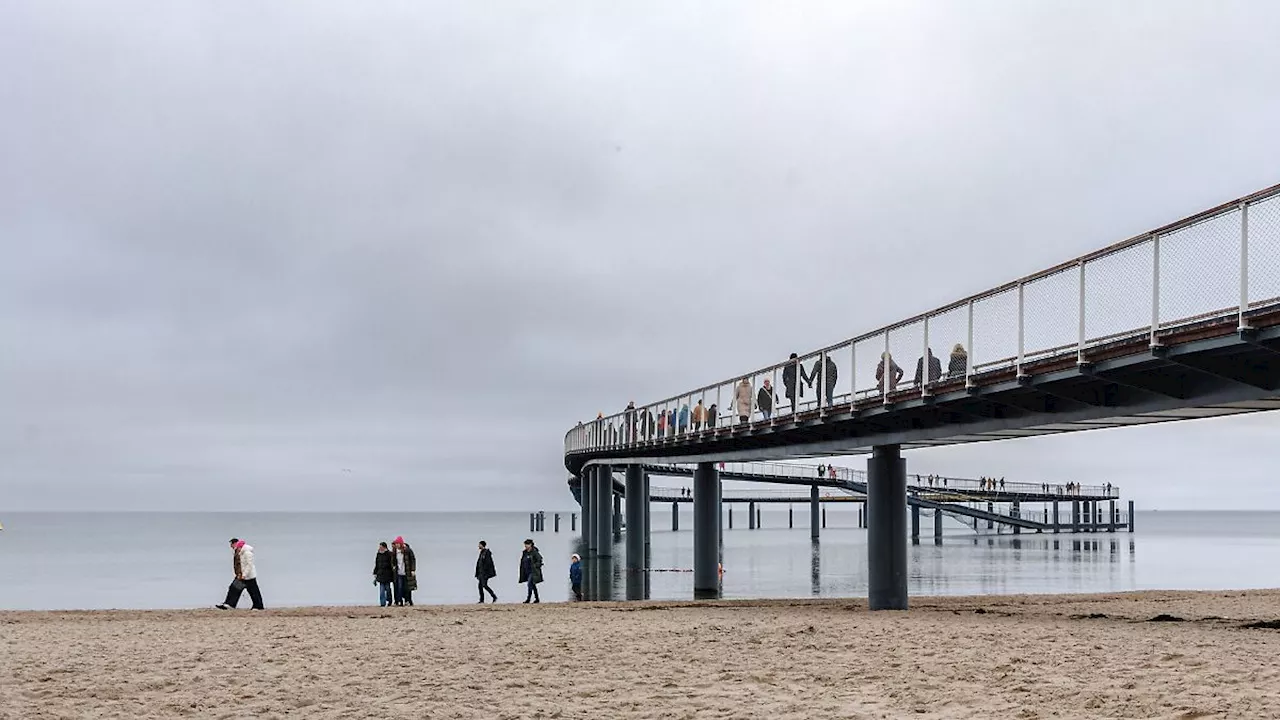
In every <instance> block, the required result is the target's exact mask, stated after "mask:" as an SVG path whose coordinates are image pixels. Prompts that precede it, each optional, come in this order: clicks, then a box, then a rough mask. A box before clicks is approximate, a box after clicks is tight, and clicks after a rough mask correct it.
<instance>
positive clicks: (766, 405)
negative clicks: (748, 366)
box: [756, 378, 778, 420]
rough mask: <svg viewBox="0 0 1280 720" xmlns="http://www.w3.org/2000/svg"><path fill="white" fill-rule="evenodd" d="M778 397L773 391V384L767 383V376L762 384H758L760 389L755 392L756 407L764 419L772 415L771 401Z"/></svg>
mask: <svg viewBox="0 0 1280 720" xmlns="http://www.w3.org/2000/svg"><path fill="white" fill-rule="evenodd" d="M777 398H778V396H777V394H775V393H774V392H773V386H772V385H770V384H769V378H765V379H764V385H761V386H760V391H759V392H757V393H756V407H757V408H759V409H760V414H761V415H763V416H764V419H765V420H768V419H769V418H771V417H773V401H774V400H776V399H777Z"/></svg>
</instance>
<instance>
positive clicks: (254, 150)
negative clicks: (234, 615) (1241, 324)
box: [0, 0, 1280, 510]
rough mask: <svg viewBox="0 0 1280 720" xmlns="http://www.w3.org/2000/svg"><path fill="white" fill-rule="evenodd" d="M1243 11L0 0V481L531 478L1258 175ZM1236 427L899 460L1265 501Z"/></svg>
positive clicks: (295, 505) (448, 503) (404, 503)
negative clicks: (689, 397) (642, 426)
mask: <svg viewBox="0 0 1280 720" xmlns="http://www.w3.org/2000/svg"><path fill="white" fill-rule="evenodd" d="M801 8H802V9H801ZM1277 28H1280V4H1273V3H1260V2H1236V3H1230V2H1218V3H1204V2H1169V1H1168V0H1160V1H1159V2H1148V3H1141V2H1126V3H1104V2H1098V3H1093V4H1091V5H1089V4H1085V3H1079V2H1061V3H1050V2H1020V1H1014V0H1010V1H1009V2H985V3H982V2H964V3H958V2H957V3H944V2H936V3H904V2H900V1H898V0H894V1H893V2H883V3H853V2H843V1H842V2H832V3H828V4H824V3H807V4H803V5H797V4H787V3H758V4H752V3H745V2H741V1H740V0H733V1H732V2H723V3H711V2H702V3H695V2H667V3H653V2H621V1H614V2H607V3H601V2H580V3H572V2H528V3H514V2H513V3H470V2H453V3H430V2H423V1H422V0H413V1H412V2H380V3H353V2H318V1H312V2H294V3H283V2H277V3H223V2H179V1H176V0H175V1H169V2H163V3H157V2H134V1H133V0H114V1H113V2H111V3H102V2H99V1H98V0H86V1H84V2H73V1H69V0H56V1H51V0H8V1H7V2H4V3H0V510H34V509H286V510H287V509H300V510H311V509H333V510H339V509H411V510H431V509H488V508H493V509H512V510H529V509H533V508H535V507H567V506H568V505H569V503H570V500H569V496H568V494H567V493H566V491H565V485H564V481H565V477H566V473H565V471H564V469H563V466H562V462H561V450H562V445H561V443H562V437H563V434H564V432H565V430H566V429H568V428H569V427H570V426H571V425H573V424H574V423H575V422H576V421H578V420H580V419H582V420H584V419H588V418H591V417H594V416H595V413H596V412H597V411H606V412H611V411H616V410H617V409H619V408H621V407H622V406H623V405H625V404H626V402H627V401H628V400H636V401H637V402H640V403H643V402H647V401H653V400H657V399H661V398H663V397H666V396H668V395H671V394H674V393H675V392H677V391H680V390H683V389H687V388H691V387H695V386H697V385H701V384H704V383H708V382H712V381H716V380H718V379H721V378H723V377H727V376H730V375H733V374H735V373H740V372H744V371H748V370H751V369H753V368H756V367H760V366H763V365H765V364H768V363H771V362H775V361H777V360H778V359H780V358H783V357H785V355H786V353H788V352H790V351H792V350H805V349H812V348H815V347H818V346H821V345H826V344H828V343H831V342H835V341H838V340H840V339H843V338H847V337H851V336H854V335H857V334H859V333H861V332H864V331H867V330H870V329H873V328H875V327H877V326H879V325H882V324H885V323H888V322H890V321H893V320H896V319H900V318H902V317H906V316H909V315H912V314H915V313H917V312H920V311H923V310H927V309H929V308H931V307H934V306H937V305H940V304H943V303H945V302H947V301H950V300H954V299H957V298H959V297H962V296H965V295H968V294H970V293H973V292H976V291H979V290H982V289H984V288H986V287H989V286H993V285H996V284H999V283H1001V282H1004V281H1007V280H1010V279H1013V278H1014V277H1016V276H1019V275H1023V274H1026V273H1029V272H1032V271H1035V270H1037V269H1040V268H1042V267H1048V266H1050V265H1053V264H1055V263H1057V262H1059V261H1062V260H1065V259H1068V258H1070V257H1072V256H1074V255H1077V254H1080V253H1083V252H1085V251H1088V250H1091V249H1093V248H1096V247H1100V246H1102V245H1105V244H1108V243H1111V242H1114V241H1117V240H1120V239H1123V238H1125V237H1128V236H1130V235H1133V234H1135V233H1139V232H1141V231H1143V230H1146V229H1148V228H1150V227H1153V226H1157V225H1161V224H1163V223H1166V222H1169V221H1172V220H1175V219H1177V218H1179V217H1182V216H1184V215H1187V214H1190V213H1192V212H1194V211H1197V210H1200V209H1203V208H1205V207H1208V206H1211V205H1215V204H1217V203H1219V202H1222V201H1225V200H1228V199H1231V198H1234V197H1237V196H1240V195H1243V194H1246V193H1248V192H1250V191H1253V190H1256V189H1259V188H1261V187H1264V186H1268V185H1271V184H1274V183H1276V182H1280V162H1278V159H1280V92H1277V89H1278V88H1280V43H1277V42H1276V30H1277ZM1278 431H1280V417H1276V416H1274V415H1264V416H1253V417H1249V418H1244V419H1233V420H1215V421H1207V422H1194V423H1183V424H1181V425H1176V426H1162V427H1152V428H1142V429H1128V430H1119V431H1109V432H1100V433H1090V434H1079V435H1074V436H1062V437H1057V438H1048V439H1039V440H1023V441H1015V442H1004V443H991V444H983V445H975V446H968V447H962V448H954V449H945V450H932V451H927V452H926V451H921V452H914V453H910V454H909V455H908V464H909V467H910V468H911V471H913V472H944V473H947V474H952V475H978V474H994V475H1003V476H1006V477H1008V478H1010V479H1017V480H1025V481H1030V482H1041V481H1044V482H1058V481H1063V482H1065V481H1067V480H1070V479H1078V478H1080V477H1082V476H1083V477H1088V478H1096V479H1097V481H1099V482H1103V481H1106V480H1110V481H1112V482H1114V483H1116V484H1119V485H1122V486H1123V487H1124V488H1125V492H1126V495H1128V496H1132V497H1134V498H1135V499H1136V500H1137V502H1138V504H1139V507H1145V508H1152V507H1159V508H1180V507H1195V506H1214V507H1249V508H1258V507H1268V508H1280V485H1278V484H1277V483H1276V482H1275V480H1274V468H1276V467H1277V462H1278V461H1280V443H1277V442H1275V438H1276V437H1277V432H1278ZM850 462H852V463H854V464H857V465H861V464H862V461H861V460H860V459H851V460H850ZM1222 493H1226V494H1225V495H1224V494H1222Z"/></svg>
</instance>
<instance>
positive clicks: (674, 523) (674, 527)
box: [671, 500, 680, 532]
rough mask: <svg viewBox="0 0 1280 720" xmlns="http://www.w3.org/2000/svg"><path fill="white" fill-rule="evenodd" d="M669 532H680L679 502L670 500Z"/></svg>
mask: <svg viewBox="0 0 1280 720" xmlns="http://www.w3.org/2000/svg"><path fill="white" fill-rule="evenodd" d="M671 532H680V503H678V502H676V501H675V500H672V501H671Z"/></svg>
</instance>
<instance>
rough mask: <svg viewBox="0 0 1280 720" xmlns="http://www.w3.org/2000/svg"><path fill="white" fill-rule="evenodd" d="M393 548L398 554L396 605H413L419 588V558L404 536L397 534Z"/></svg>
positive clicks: (392, 544)
mask: <svg viewBox="0 0 1280 720" xmlns="http://www.w3.org/2000/svg"><path fill="white" fill-rule="evenodd" d="M391 550H392V552H394V553H395V555H396V584H395V596H396V605H412V604H413V591H414V590H417V589H418V577H417V575H418V559H417V558H416V557H414V555H413V548H411V547H409V543H407V542H405V541H404V538H403V537H400V536H396V539H395V540H394V541H392V543H391Z"/></svg>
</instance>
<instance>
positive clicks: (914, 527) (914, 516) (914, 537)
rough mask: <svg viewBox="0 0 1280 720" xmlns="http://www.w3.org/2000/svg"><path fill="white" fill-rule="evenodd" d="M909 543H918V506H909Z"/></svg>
mask: <svg viewBox="0 0 1280 720" xmlns="http://www.w3.org/2000/svg"><path fill="white" fill-rule="evenodd" d="M911 542H913V543H918V542H920V506H919V505H912V506H911Z"/></svg>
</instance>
